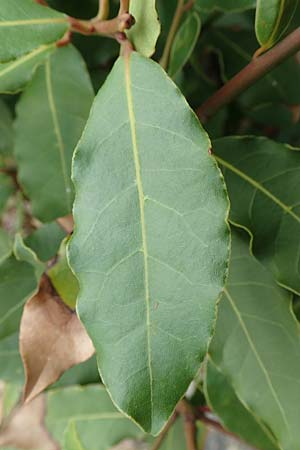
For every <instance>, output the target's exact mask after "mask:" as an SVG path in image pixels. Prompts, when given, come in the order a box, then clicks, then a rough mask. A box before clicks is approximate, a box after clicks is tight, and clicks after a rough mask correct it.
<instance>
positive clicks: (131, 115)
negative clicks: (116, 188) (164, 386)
mask: <svg viewBox="0 0 300 450" xmlns="http://www.w3.org/2000/svg"><path fill="white" fill-rule="evenodd" d="M124 64H125V66H124V68H125V84H126V97H127V106H128V114H129V123H130V130H131V139H132V148H133V158H134V165H135V173H136V184H137V190H138V197H139V206H140V217H141V228H142V249H141V250H142V252H143V255H144V275H145V301H146V311H147V317H146V327H147V356H148V367H149V378H150V401H151V424H152V421H153V417H152V414H153V374H152V360H151V344H150V325H151V324H150V291H149V268H148V245H147V232H146V221H145V195H144V190H143V183H142V176H141V165H140V157H139V149H138V144H137V134H136V120H135V114H134V104H133V96H132V88H131V74H130V55H126V56H125V57H124Z"/></svg>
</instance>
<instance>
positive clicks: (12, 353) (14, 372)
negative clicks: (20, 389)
mask: <svg viewBox="0 0 300 450" xmlns="http://www.w3.org/2000/svg"><path fill="white" fill-rule="evenodd" d="M0 326H1V325H0ZM0 380H4V381H9V382H16V383H23V381H24V372H23V364H22V360H21V357H20V353H19V335H18V333H14V334H11V335H10V336H8V337H6V338H3V339H2V338H0Z"/></svg>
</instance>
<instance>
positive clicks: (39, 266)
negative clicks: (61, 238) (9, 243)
mask: <svg viewBox="0 0 300 450" xmlns="http://www.w3.org/2000/svg"><path fill="white" fill-rule="evenodd" d="M14 255H15V257H16V259H17V260H18V261H25V262H27V263H28V264H30V265H31V266H33V268H34V271H35V275H36V279H37V282H39V281H40V278H41V275H42V273H43V272H44V271H45V268H46V264H45V263H43V262H42V261H40V260H39V259H38V257H37V255H36V253H34V251H33V250H32V249H31V248H30V247H28V246H27V245H26V244H25V242H24V241H23V238H22V236H21V234H20V233H17V234H16V236H15V242H14Z"/></svg>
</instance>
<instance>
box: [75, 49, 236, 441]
mask: <svg viewBox="0 0 300 450" xmlns="http://www.w3.org/2000/svg"><path fill="white" fill-rule="evenodd" d="M209 146H210V143H209V140H208V138H207V135H206V133H205V132H204V131H203V129H202V128H201V126H200V125H199V122H198V120H197V118H196V117H195V116H194V114H193V113H192V112H191V110H190V108H189V107H188V105H187V103H186V102H185V101H184V99H183V97H182V96H181V94H180V92H179V90H178V89H177V88H176V87H175V85H174V84H173V83H172V82H171V80H170V79H169V78H168V77H167V76H166V74H165V72H164V71H163V70H162V69H161V68H160V66H159V65H157V64H156V63H154V62H152V61H149V60H147V59H145V58H143V57H142V56H140V55H138V54H137V53H133V54H132V55H131V56H130V57H126V58H124V57H120V58H119V60H118V61H117V63H116V64H115V66H114V68H113V70H112V72H111V74H110V76H109V77H108V79H107V81H106V83H105V84H104V86H103V88H102V89H101V91H100V92H99V94H98V96H97V98H96V101H95V103H94V106H93V108H92V112H91V115H90V118H89V121H88V124H87V127H86V129H85V132H84V134H83V137H82V139H81V141H80V143H79V145H78V148H77V150H76V152H75V157H74V165H73V180H74V183H75V189H76V200H75V206H74V219H75V232H74V235H73V238H72V239H71V242H70V247H69V259H70V263H71V266H72V268H73V270H74V272H75V274H76V276H77V277H78V279H79V281H80V285H81V291H80V294H79V300H78V311H79V314H80V318H81V320H82V321H83V323H84V325H85V326H86V328H87V330H88V332H89V334H90V336H91V338H92V340H93V343H94V345H95V348H96V352H97V354H98V362H99V368H100V372H101V377H102V379H103V380H104V382H105V384H106V386H107V388H108V390H109V392H110V394H111V396H112V398H113V400H114V402H115V403H116V404H117V406H118V407H119V408H120V409H121V410H123V411H124V412H125V413H126V414H127V415H129V416H131V417H132V418H133V419H134V420H135V421H136V422H138V423H139V424H140V425H141V426H142V427H143V428H144V429H145V430H146V431H147V432H151V433H152V434H157V433H158V432H159V431H160V430H161V428H162V427H163V426H164V424H165V423H166V421H167V420H168V418H169V416H170V415H171V413H172V411H173V409H174V407H175V405H176V403H177V402H178V400H179V399H180V397H181V396H182V395H183V394H184V392H185V390H186V388H187V387H188V384H189V383H190V381H191V380H192V378H193V377H194V375H195V374H196V371H197V370H198V369H199V366H200V363H201V361H202V359H203V357H204V355H205V353H206V349H207V345H208V341H209V339H210V336H211V333H212V328H213V323H214V318H215V306H216V300H217V298H218V296H219V294H220V291H221V289H222V287H223V284H224V279H225V273H226V267H227V257H228V244H229V242H228V240H229V232H228V227H227V225H226V216H227V208H228V203H227V195H226V192H225V189H224V184H223V181H222V179H221V177H220V173H219V171H218V170H217V168H216V166H215V164H214V162H213V159H212V158H211V156H209V154H208V150H209Z"/></svg>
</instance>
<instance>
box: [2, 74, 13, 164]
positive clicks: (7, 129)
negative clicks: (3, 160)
mask: <svg viewBox="0 0 300 450" xmlns="http://www.w3.org/2000/svg"><path fill="white" fill-rule="evenodd" d="M0 67H1V65H0ZM0 70H1V69H0ZM13 134H14V133H13V118H12V115H11V112H10V110H9V109H8V107H7V106H6V104H5V103H4V101H3V100H1V99H0V136H1V139H0V156H9V155H11V153H12V149H13V142H14V138H13Z"/></svg>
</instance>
